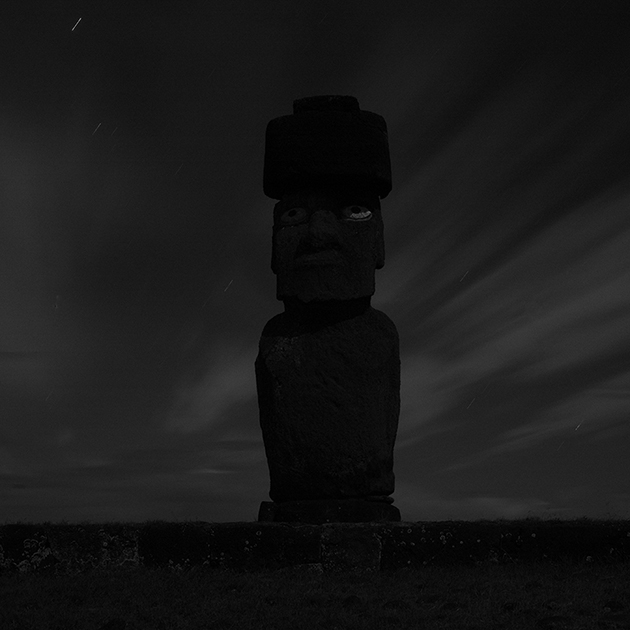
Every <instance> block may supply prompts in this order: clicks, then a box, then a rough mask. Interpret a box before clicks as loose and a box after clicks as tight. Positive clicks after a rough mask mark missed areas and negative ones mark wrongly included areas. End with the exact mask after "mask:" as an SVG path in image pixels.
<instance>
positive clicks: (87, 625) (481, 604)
mask: <svg viewBox="0 0 630 630" xmlns="http://www.w3.org/2000/svg"><path fill="white" fill-rule="evenodd" d="M0 628H1V629H2V630H18V629H19V630H27V629H38V630H39V629H42V630H73V629H77V630H78V629H81V630H92V629H94V630H98V629H106V630H123V629H124V630H132V629H138V630H140V629H147V630H149V629H150V630H160V629H163V630H178V629H187V630H189V629H190V630H193V629H200V630H201V629H204V630H210V629H212V630H215V629H217V630H218V629H228V628H234V629H238V630H248V629H252V630H253V629H256V630H260V629H265V628H268V629H270V630H283V629H287V630H288V629H291V630H300V629H310V628H326V629H327V630H334V629H335V628H337V629H341V628H344V629H345V628H357V629H362V630H363V629H367V630H370V629H374V630H376V629H384V628H415V629H421V628H427V629H433V628H436V629H441V628H448V629H449V630H473V629H477V630H493V629H499V628H505V629H528V630H529V629H532V628H572V629H576V630H577V629H580V628H583V629H585V630H594V629H599V628H603V629H613V628H630V567H629V566H628V565H627V564H623V563H618V564H588V563H583V564H579V565H578V564H575V563H566V564H550V563H545V564H538V565H535V564H528V565H519V564H494V563H484V564H479V565H476V566H450V567H439V566H427V567H424V568H421V569H403V570H399V571H395V572H391V573H388V572H381V573H367V574H355V575H353V574H331V573H317V572H316V571H309V570H308V569H307V568H299V567H298V568H292V569H283V570H280V571H273V572H272V571H264V572H256V573H245V572H238V571H231V570H225V569H209V568H204V567H198V568H192V569H188V570H181V569H168V568H160V569H148V568H144V567H135V568H127V569H124V568H116V569H98V568H97V569H94V570H91V571H88V572H82V573H77V574H76V575H68V574H66V575H63V574H57V575H55V574H54V573H46V572H43V573H15V572H3V573H0Z"/></svg>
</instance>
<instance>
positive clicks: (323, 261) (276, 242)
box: [264, 96, 391, 302]
mask: <svg viewBox="0 0 630 630" xmlns="http://www.w3.org/2000/svg"><path fill="white" fill-rule="evenodd" d="M390 170H391V169H390V164H389V148H388V143H387V130H386V127H385V121H384V120H383V119H382V117H380V116H378V115H377V114H373V113H371V112H364V111H361V110H360V109H359V105H358V102H357V101H356V99H354V98H353V97H331V96H322V97H312V98H309V99H302V100H300V101H296V102H295V103H294V115H293V116H284V117H282V118H277V119H274V120H272V121H271V122H270V123H269V125H268V127H267V142H266V147H265V175H264V190H265V193H266V194H267V195H268V196H270V197H272V198H275V199H278V200H279V201H278V203H277V204H276V205H275V208H274V224H273V246H272V260H271V268H272V270H273V272H274V273H275V274H276V276H277V297H278V299H279V300H286V299H291V298H297V299H298V300H300V301H301V302H313V301H327V300H350V299H354V298H359V297H366V296H370V295H372V294H373V293H374V272H375V270H376V269H380V268H381V267H382V266H383V264H384V244H383V221H382V218H381V206H380V198H382V197H384V196H386V195H387V194H388V193H389V191H390V190H391V174H390Z"/></svg>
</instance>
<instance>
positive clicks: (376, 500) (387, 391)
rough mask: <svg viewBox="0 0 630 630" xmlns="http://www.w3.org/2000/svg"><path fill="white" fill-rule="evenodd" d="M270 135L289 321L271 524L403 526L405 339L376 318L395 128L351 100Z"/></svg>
mask: <svg viewBox="0 0 630 630" xmlns="http://www.w3.org/2000/svg"><path fill="white" fill-rule="evenodd" d="M293 111H294V113H293V115H291V116H283V117H281V118H276V119H274V120H272V121H270V122H269V124H268V126H267V134H266V146H265V167H264V182H263V188H264V192H265V194H266V195H267V196H268V197H271V198H273V199H277V200H278V203H277V204H276V205H275V208H274V223H273V246H272V259H271V268H272V271H273V272H274V273H275V274H276V276H277V298H278V299H279V300H282V301H283V302H284V309H285V310H284V313H281V314H279V315H277V316H275V317H273V318H272V319H271V320H270V321H269V322H268V323H267V325H266V326H265V328H264V330H263V333H262V336H261V339H260V346H259V353H258V357H257V359H256V366H255V367H256V384H257V390H258V406H259V411H260V425H261V429H262V433H263V440H264V444H265V451H266V455H267V461H268V465H269V474H270V481H271V489H270V492H269V496H270V497H271V499H272V500H273V503H271V502H263V503H262V505H261V509H260V513H259V520H275V521H293V522H308V523H323V522H332V521H352V522H360V521H391V520H400V512H399V511H398V509H397V508H395V507H394V506H392V505H391V503H392V501H393V499H392V498H391V497H390V495H391V494H392V493H393V491H394V473H393V449H394V441H395V438H396V430H397V427H398V415H399V409H400V358H399V343H398V333H397V331H396V327H395V326H394V324H393V322H392V321H391V320H390V319H389V318H388V317H387V316H386V315H385V314H384V313H381V312H380V311H377V310H375V309H373V308H372V307H371V306H370V299H371V296H372V295H373V293H374V287H375V282H374V275H375V270H376V269H380V268H381V267H382V266H383V264H384V246H383V222H382V218H381V205H380V198H383V197H385V196H386V195H387V194H388V193H389V192H390V190H391V168H390V161H389V146H388V139H387V128H386V125H385V121H384V119H383V118H382V117H381V116H378V115H377V114H373V113H371V112H366V111H362V110H360V109H359V103H358V102H357V100H356V99H355V98H353V97H350V96H315V97H310V98H305V99H300V100H297V101H295V102H294V105H293Z"/></svg>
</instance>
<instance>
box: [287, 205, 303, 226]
mask: <svg viewBox="0 0 630 630" xmlns="http://www.w3.org/2000/svg"><path fill="white" fill-rule="evenodd" d="M307 216H308V212H307V211H306V208H300V207H297V208H291V209H290V210H286V211H285V212H283V213H282V214H281V215H280V223H281V224H282V225H295V224H297V223H302V221H304V220H305V219H306V217H307Z"/></svg>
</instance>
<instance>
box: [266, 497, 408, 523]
mask: <svg viewBox="0 0 630 630" xmlns="http://www.w3.org/2000/svg"><path fill="white" fill-rule="evenodd" d="M258 520H259V521H267V522H275V523H308V524H311V525H323V524H324V523H385V522H398V521H400V511H399V510H398V508H397V507H395V506H393V505H392V504H391V500H389V501H370V500H366V499H337V500H334V499H327V500H319V501H318V500H313V501H284V502H282V503H274V502H273V501H263V502H262V503H261V504H260V511H259V513H258Z"/></svg>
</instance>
